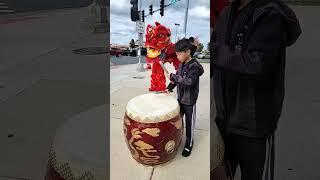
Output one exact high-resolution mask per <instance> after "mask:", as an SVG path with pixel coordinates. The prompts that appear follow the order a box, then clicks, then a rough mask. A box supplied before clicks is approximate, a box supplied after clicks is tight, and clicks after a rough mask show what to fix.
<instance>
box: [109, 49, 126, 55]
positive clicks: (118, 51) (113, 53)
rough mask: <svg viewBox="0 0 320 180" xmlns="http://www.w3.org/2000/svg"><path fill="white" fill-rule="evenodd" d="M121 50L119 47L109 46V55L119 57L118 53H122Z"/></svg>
mask: <svg viewBox="0 0 320 180" xmlns="http://www.w3.org/2000/svg"><path fill="white" fill-rule="evenodd" d="M122 53H123V51H122V50H121V49H119V48H113V47H112V48H110V55H111V56H116V57H119V56H120V55H122Z"/></svg>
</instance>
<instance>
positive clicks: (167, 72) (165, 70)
mask: <svg viewBox="0 0 320 180" xmlns="http://www.w3.org/2000/svg"><path fill="white" fill-rule="evenodd" d="M159 63H160V65H161V67H162V69H163V70H164V72H165V73H166V74H169V71H168V70H167V68H166V67H165V66H164V64H163V63H162V61H159Z"/></svg>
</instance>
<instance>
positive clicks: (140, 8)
mask: <svg viewBox="0 0 320 180" xmlns="http://www.w3.org/2000/svg"><path fill="white" fill-rule="evenodd" d="M139 11H140V20H141V19H142V0H140V1H139ZM138 38H139V40H141V39H142V42H139V53H138V55H139V63H138V66H137V70H138V72H143V71H145V69H144V67H143V64H142V63H141V57H142V48H141V46H142V43H143V33H138Z"/></svg>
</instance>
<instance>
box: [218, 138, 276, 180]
mask: <svg viewBox="0 0 320 180" xmlns="http://www.w3.org/2000/svg"><path fill="white" fill-rule="evenodd" d="M270 138H271V137H270ZM270 138H250V137H245V136H240V135H236V134H226V135H225V138H224V141H225V150H226V154H225V158H226V160H227V161H228V162H229V166H230V170H231V173H232V177H234V175H235V172H236V169H237V167H238V165H239V166H240V170H241V180H262V178H263V177H264V178H266V179H273V161H274V152H272V151H274V145H273V143H269V142H271V141H273V139H272V140H271V141H269V140H270ZM272 138H273V136H272ZM267 143H269V144H267ZM267 147H268V149H267ZM264 171H265V172H264ZM267 171H268V172H267Z"/></svg>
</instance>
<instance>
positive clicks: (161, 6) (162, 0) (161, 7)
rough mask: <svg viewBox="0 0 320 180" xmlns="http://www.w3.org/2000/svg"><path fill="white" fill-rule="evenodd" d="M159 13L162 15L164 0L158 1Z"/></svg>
mask: <svg viewBox="0 0 320 180" xmlns="http://www.w3.org/2000/svg"><path fill="white" fill-rule="evenodd" d="M160 15H161V16H164V0H161V1H160Z"/></svg>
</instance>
